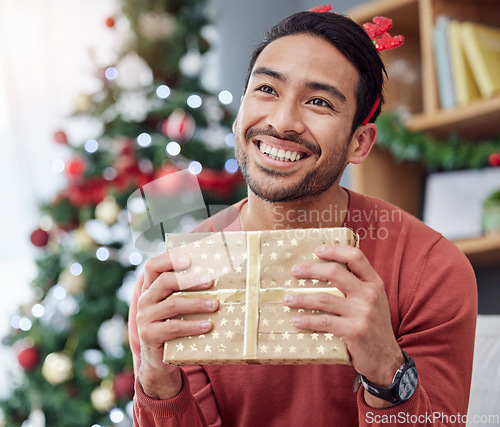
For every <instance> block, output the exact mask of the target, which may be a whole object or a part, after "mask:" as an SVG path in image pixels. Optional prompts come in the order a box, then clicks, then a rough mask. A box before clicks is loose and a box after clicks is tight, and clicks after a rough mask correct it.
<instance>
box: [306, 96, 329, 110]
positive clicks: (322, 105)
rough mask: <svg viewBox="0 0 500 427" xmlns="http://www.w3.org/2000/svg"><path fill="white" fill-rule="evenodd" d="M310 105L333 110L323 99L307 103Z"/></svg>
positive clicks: (314, 99) (315, 99)
mask: <svg viewBox="0 0 500 427" xmlns="http://www.w3.org/2000/svg"><path fill="white" fill-rule="evenodd" d="M309 103H310V104H312V105H316V106H317V107H327V108H330V109H332V110H333V107H332V106H331V105H330V104H329V103H328V102H326V101H325V100H324V99H321V98H313V99H311V101H309Z"/></svg>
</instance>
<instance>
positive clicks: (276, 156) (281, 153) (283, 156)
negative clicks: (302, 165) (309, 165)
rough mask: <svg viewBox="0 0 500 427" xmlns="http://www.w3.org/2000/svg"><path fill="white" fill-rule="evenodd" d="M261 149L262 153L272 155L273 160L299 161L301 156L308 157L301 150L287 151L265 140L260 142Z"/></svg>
mask: <svg viewBox="0 0 500 427" xmlns="http://www.w3.org/2000/svg"><path fill="white" fill-rule="evenodd" d="M259 150H260V152H261V153H263V154H265V155H266V156H268V157H270V158H271V159H273V160H279V161H282V162H297V161H299V160H300V159H301V158H302V159H303V158H304V157H306V154H305V153H303V152H300V151H285V150H283V149H278V148H276V147H271V146H270V145H267V144H266V143H265V142H262V141H260V142H259Z"/></svg>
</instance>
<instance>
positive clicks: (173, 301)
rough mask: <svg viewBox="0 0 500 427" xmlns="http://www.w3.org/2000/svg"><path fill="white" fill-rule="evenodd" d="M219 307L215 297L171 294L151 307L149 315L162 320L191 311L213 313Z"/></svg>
mask: <svg viewBox="0 0 500 427" xmlns="http://www.w3.org/2000/svg"><path fill="white" fill-rule="evenodd" d="M218 309H219V300H217V299H215V298H186V297H178V296H172V297H170V298H167V299H165V300H164V301H162V302H160V303H159V304H156V305H154V306H152V307H151V312H150V316H151V317H152V318H154V319H155V320H156V321H162V320H165V319H169V318H172V317H175V316H180V315H184V314H191V313H213V312H215V311H217V310H218Z"/></svg>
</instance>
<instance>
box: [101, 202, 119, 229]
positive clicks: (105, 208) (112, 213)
mask: <svg viewBox="0 0 500 427" xmlns="http://www.w3.org/2000/svg"><path fill="white" fill-rule="evenodd" d="M120 210H121V209H120V206H119V205H118V203H116V200H115V198H114V197H112V196H107V197H105V198H104V200H103V201H102V202H101V203H99V204H98V205H97V206H96V208H95V217H96V218H97V219H98V220H99V221H102V222H104V223H105V224H107V225H113V224H115V223H116V220H117V219H118V214H119V213H120Z"/></svg>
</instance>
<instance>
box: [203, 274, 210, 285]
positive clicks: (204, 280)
mask: <svg viewBox="0 0 500 427" xmlns="http://www.w3.org/2000/svg"><path fill="white" fill-rule="evenodd" d="M211 280H212V279H211V278H210V277H209V276H206V275H203V276H200V282H201V284H204V283H208V282H210V281H211Z"/></svg>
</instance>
